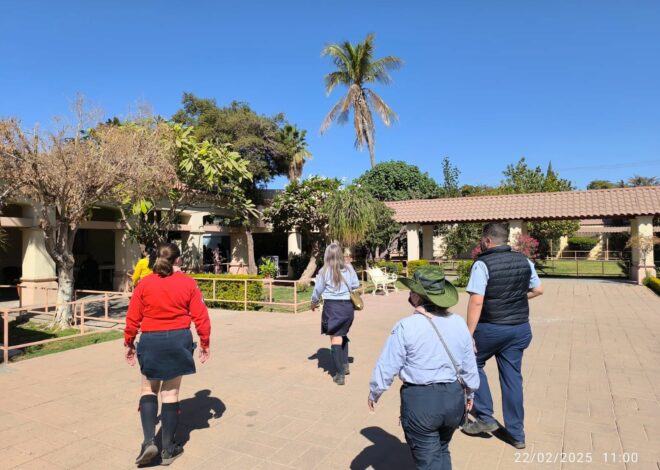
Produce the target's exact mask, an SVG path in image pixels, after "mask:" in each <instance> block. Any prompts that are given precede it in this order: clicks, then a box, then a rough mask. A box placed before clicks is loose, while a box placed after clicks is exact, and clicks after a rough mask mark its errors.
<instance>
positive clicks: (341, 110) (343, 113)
mask: <svg viewBox="0 0 660 470" xmlns="http://www.w3.org/2000/svg"><path fill="white" fill-rule="evenodd" d="M350 96H351V90H350V89H349V91H348V93H346V95H344V96H343V97H342V98H341V99H340V100H339V101H337V103H336V104H335V105H334V106H333V107H332V109H331V110H330V112H329V113H328V114H327V115H326V116H325V119H323V123H322V124H321V129H320V132H321V134H323V133H324V132H325V131H326V130H328V128H329V127H330V126H331V125H332V121H334V120H335V119H337V122H339V123H344V122H345V121H346V119H347V116H348V110H349V109H350V102H349V99H350ZM338 116H339V118H337V117H338Z"/></svg>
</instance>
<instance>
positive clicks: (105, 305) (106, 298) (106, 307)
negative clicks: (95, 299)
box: [103, 292, 108, 320]
mask: <svg viewBox="0 0 660 470" xmlns="http://www.w3.org/2000/svg"><path fill="white" fill-rule="evenodd" d="M103 297H104V299H103V305H104V309H105V319H106V320H107V319H108V293H107V292H106V293H105V294H103Z"/></svg>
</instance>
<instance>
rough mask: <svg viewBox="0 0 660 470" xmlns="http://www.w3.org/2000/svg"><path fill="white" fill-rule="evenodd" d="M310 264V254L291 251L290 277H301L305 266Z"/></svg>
mask: <svg viewBox="0 0 660 470" xmlns="http://www.w3.org/2000/svg"><path fill="white" fill-rule="evenodd" d="M308 264H309V255H308V254H307V253H302V254H298V253H289V269H290V270H291V272H290V273H289V277H290V278H291V279H300V276H302V273H303V272H304V271H305V268H306V267H307V265H308Z"/></svg>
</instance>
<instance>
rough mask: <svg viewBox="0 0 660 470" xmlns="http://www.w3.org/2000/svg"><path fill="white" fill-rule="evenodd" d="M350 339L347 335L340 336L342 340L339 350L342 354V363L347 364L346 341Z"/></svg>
mask: <svg viewBox="0 0 660 470" xmlns="http://www.w3.org/2000/svg"><path fill="white" fill-rule="evenodd" d="M349 341H350V340H349V339H348V336H343V337H342V342H341V350H342V352H343V354H344V358H343V360H344V364H348V342H349Z"/></svg>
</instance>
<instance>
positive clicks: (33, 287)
mask: <svg viewBox="0 0 660 470" xmlns="http://www.w3.org/2000/svg"><path fill="white" fill-rule="evenodd" d="M21 235H22V239H23V262H22V269H23V273H22V277H21V284H20V285H21V305H43V304H46V303H47V302H48V303H49V304H54V303H55V299H56V291H55V290H52V289H57V274H56V272H55V261H53V258H51V257H50V255H49V254H48V252H47V251H46V243H45V237H44V232H43V230H41V228H28V229H24V230H22V231H21Z"/></svg>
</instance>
